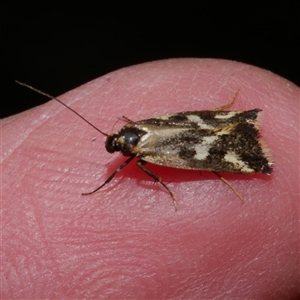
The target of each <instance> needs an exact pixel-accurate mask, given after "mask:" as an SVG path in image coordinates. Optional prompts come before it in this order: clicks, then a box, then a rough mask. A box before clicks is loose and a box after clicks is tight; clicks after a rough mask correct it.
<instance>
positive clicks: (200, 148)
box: [194, 136, 218, 160]
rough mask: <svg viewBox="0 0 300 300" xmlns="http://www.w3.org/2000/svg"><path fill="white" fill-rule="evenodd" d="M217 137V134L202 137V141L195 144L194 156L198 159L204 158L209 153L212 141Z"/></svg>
mask: <svg viewBox="0 0 300 300" xmlns="http://www.w3.org/2000/svg"><path fill="white" fill-rule="evenodd" d="M216 139H218V137H217V136H205V137H203V140H202V143H201V144H198V145H196V147H195V151H196V154H195V155H194V158H196V159H198V160H204V159H206V157H207V156H208V155H209V149H210V148H211V145H212V143H213V142H214V141H215V140H216Z"/></svg>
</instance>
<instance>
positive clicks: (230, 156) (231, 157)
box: [224, 151, 254, 173]
mask: <svg viewBox="0 0 300 300" xmlns="http://www.w3.org/2000/svg"><path fill="white" fill-rule="evenodd" d="M224 159H225V160H226V161H227V162H230V163H233V164H234V165H235V166H236V168H237V169H240V170H241V171H242V172H245V173H253V172H254V170H253V169H251V168H249V167H248V166H247V165H246V164H245V162H243V161H242V160H241V158H240V157H239V156H238V155H237V154H236V153H235V152H233V151H227V154H226V155H225V156H224Z"/></svg>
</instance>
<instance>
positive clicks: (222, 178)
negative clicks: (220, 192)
mask: <svg viewBox="0 0 300 300" xmlns="http://www.w3.org/2000/svg"><path fill="white" fill-rule="evenodd" d="M211 172H212V173H214V174H216V175H217V176H218V177H219V178H220V179H221V180H222V181H223V182H224V183H226V184H227V185H228V186H229V187H230V188H231V189H232V190H233V191H234V192H235V193H236V195H237V196H238V197H239V198H240V199H241V201H242V203H245V201H244V199H243V197H242V196H241V195H240V194H239V193H238V191H237V190H236V189H235V188H234V186H233V185H232V184H231V183H230V182H229V181H227V180H226V179H225V178H224V177H222V176H221V175H220V174H219V173H217V172H214V171H211Z"/></svg>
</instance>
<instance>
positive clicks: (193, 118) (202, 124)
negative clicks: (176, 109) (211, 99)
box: [187, 115, 213, 129]
mask: <svg viewBox="0 0 300 300" xmlns="http://www.w3.org/2000/svg"><path fill="white" fill-rule="evenodd" d="M187 118H188V119H189V120H190V121H191V122H194V123H197V124H198V125H199V126H200V127H201V129H211V128H213V126H210V125H208V124H206V123H205V122H204V121H203V120H202V119H201V118H200V117H199V116H196V115H188V116H187Z"/></svg>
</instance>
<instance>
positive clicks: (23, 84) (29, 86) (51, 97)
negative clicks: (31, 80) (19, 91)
mask: <svg viewBox="0 0 300 300" xmlns="http://www.w3.org/2000/svg"><path fill="white" fill-rule="evenodd" d="M16 83H18V84H19V85H22V86H25V87H27V88H28V89H31V90H33V91H35V92H37V93H39V94H41V95H44V96H46V97H48V98H50V99H51V100H56V101H57V102H59V103H60V104H62V105H63V106H65V107H66V108H68V109H69V110H71V111H72V112H73V113H74V114H76V115H77V116H78V117H80V118H81V119H82V120H83V121H85V122H86V123H88V124H89V125H90V126H92V127H93V128H95V129H96V130H97V131H99V132H100V133H102V134H103V135H105V136H109V135H108V134H107V133H105V132H103V131H101V130H100V129H98V128H97V127H96V126H95V125H93V124H92V123H90V122H89V121H88V120H86V119H85V118H84V117H83V116H81V115H80V114H79V113H78V112H76V111H75V110H74V109H73V108H71V107H69V106H68V105H67V104H65V103H63V102H62V101H60V100H59V99H57V98H55V97H53V96H51V95H49V94H47V93H44V92H42V91H41V90H38V89H36V88H34V87H33V86H31V85H28V84H26V83H23V82H20V81H18V80H16Z"/></svg>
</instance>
